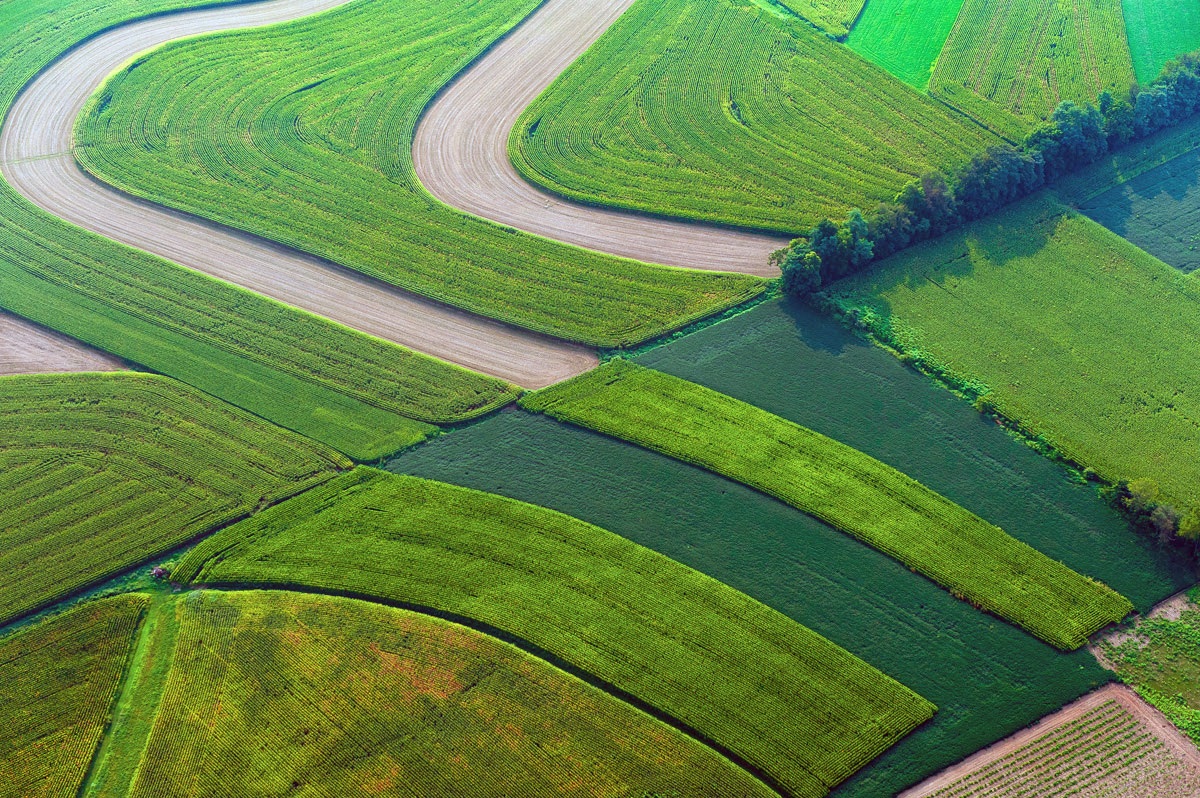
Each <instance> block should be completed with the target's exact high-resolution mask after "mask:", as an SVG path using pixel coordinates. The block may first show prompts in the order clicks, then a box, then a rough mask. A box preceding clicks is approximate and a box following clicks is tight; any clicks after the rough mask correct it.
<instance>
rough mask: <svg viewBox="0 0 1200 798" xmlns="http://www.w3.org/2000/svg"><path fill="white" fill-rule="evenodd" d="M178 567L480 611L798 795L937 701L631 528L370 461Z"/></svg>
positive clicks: (820, 790)
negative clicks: (639, 540)
mask: <svg viewBox="0 0 1200 798" xmlns="http://www.w3.org/2000/svg"><path fill="white" fill-rule="evenodd" d="M175 573H176V575H177V576H178V577H179V578H180V579H185V580H191V581H193V582H200V583H206V582H207V583H238V584H246V583H256V584H280V585H306V586H311V587H314V588H320V589H326V590H337V591H346V592H350V593H353V594H356V595H362V596H374V597H378V598H381V599H385V600H392V601H400V602H409V603H413V604H417V605H421V606H425V607H431V608H434V609H436V610H440V611H443V612H449V613H454V614H456V615H459V616H464V617H467V618H472V619H475V620H477V621H481V622H483V623H486V624H489V625H491V626H492V627H495V628H498V629H500V630H502V631H504V632H506V633H509V634H512V635H515V636H517V637H519V638H522V639H524V640H526V641H528V642H529V643H531V644H532V645H534V646H537V647H539V648H541V649H542V650H545V651H548V652H550V653H551V654H553V655H554V656H556V657H559V658H561V659H562V660H564V661H566V662H567V663H570V664H571V665H573V666H575V667H578V668H580V669H581V670H583V671H585V672H587V673H589V674H592V675H593V676H596V677H598V678H600V679H601V680H603V681H604V682H606V683H608V684H611V685H615V686H616V687H617V688H619V689H621V690H623V691H625V692H626V693H628V694H630V695H632V696H634V697H635V698H637V699H639V700H641V701H643V702H645V703H646V704H648V705H650V706H653V707H655V708H656V709H658V710H660V711H662V712H664V713H666V714H668V715H670V716H672V717H674V718H676V719H678V720H680V721H682V722H683V723H685V724H687V725H688V726H689V727H691V728H693V729H695V730H696V731H697V732H698V733H699V734H700V735H702V736H703V737H704V738H706V739H708V740H712V741H714V742H716V743H717V744H719V745H721V746H723V747H724V748H725V749H727V750H729V751H732V752H733V753H734V754H736V755H737V756H739V757H741V758H742V759H743V760H744V761H745V762H748V763H750V764H751V765H752V766H753V767H755V768H757V769H758V770H760V771H761V772H762V773H764V774H766V776H767V777H768V778H770V779H771V780H773V781H774V782H776V783H777V784H779V785H782V786H783V787H784V788H785V789H787V790H788V791H789V792H791V793H792V794H794V795H804V796H808V795H813V796H816V795H823V794H825V792H826V791H827V790H828V789H829V788H830V787H831V786H833V785H834V784H837V783H838V782H840V781H841V780H843V779H845V778H846V777H847V776H849V775H850V774H851V773H853V772H854V771H855V770H857V769H858V768H860V767H862V765H864V764H865V763H866V762H868V761H870V760H871V759H872V758H874V757H875V756H877V755H878V754H880V753H881V752H882V751H884V750H886V749H887V748H888V747H889V746H891V745H892V744H893V743H895V742H896V741H897V740H898V739H900V738H901V737H902V736H904V735H905V734H906V733H908V732H909V731H911V730H912V729H914V728H915V727H916V726H918V725H919V724H920V723H922V722H923V721H925V720H926V719H928V718H929V716H930V715H931V714H932V713H933V706H932V705H931V704H929V703H928V702H927V701H925V700H924V699H922V698H921V697H920V696H918V695H916V694H915V693H912V692H911V691H909V690H908V689H906V688H905V687H903V686H902V685H900V684H898V683H896V682H894V681H892V680H891V679H890V678H888V677H887V676H885V675H884V674H882V673H880V672H879V671H877V670H875V669H874V668H872V667H871V666H869V665H867V664H866V663H865V662H862V661H861V660H858V659H856V658H855V657H853V656H851V655H849V654H847V653H846V652H845V651H843V650H841V649H839V648H838V647H836V646H834V645H832V644H830V643H829V642H828V641H827V640H825V639H824V638H822V637H820V636H818V635H816V634H814V633H812V632H811V631H809V630H808V629H806V628H804V627H803V626H800V625H798V624H795V623H792V622H791V621H788V620H787V619H785V618H784V617H783V616H781V615H780V614H778V613H777V612H775V611H773V610H770V609H768V608H767V607H765V606H763V605H761V604H759V603H758V602H756V601H754V600H752V599H750V598H748V597H746V596H744V595H742V594H741V593H738V592H737V591H735V590H732V589H730V588H728V587H726V586H724V585H722V584H720V583H719V582H717V581H715V580H713V579H710V578H709V577H706V576H704V575H702V574H699V573H697V572H695V571H692V570H691V569H689V568H686V567H685V566H682V565H679V564H677V563H675V562H673V561H671V560H669V559H667V558H665V557H663V556H661V555H659V554H656V553H654V552H652V551H650V550H648V549H643V548H641V547H640V546H636V545H634V544H632V543H630V542H628V541H627V540H624V539H623V538H620V537H618V536H616V535H613V534H611V533H608V532H605V531H604V530H602V529H599V528H597V527H594V526H592V525H590V524H586V523H584V522H582V521H578V520H576V519H573V518H571V517H569V516H565V515H561V514H559V513H556V512H553V511H550V510H546V509H543V508H541V507H535V506H533V505H529V504H524V503H522V502H517V501H513V500H511V499H505V498H503V497H500V496H495V495H491V494H486V493H480V492H478V491H473V490H469V489H466V488H459V487H455V486H452V485H446V484H443V483H438V482H430V481H426V480H421V479H416V478H411V477H397V476H394V475H390V474H385V473H382V472H378V471H374V470H371V469H368V468H359V469H356V470H355V471H354V472H352V473H350V474H348V475H346V476H344V477H341V478H339V479H336V480H333V481H331V482H329V483H326V484H325V485H323V486H320V487H318V488H316V489H314V490H311V491H309V492H307V493H305V494H303V495H301V496H298V497H296V498H295V499H293V500H291V501H289V502H286V503H284V504H281V505H278V506H276V507H274V508H271V509H270V510H267V511H265V512H262V513H259V514H258V515H256V516H254V517H253V518H250V519H248V520H247V521H244V522H241V523H239V524H236V525H234V526H231V527H229V528H227V529H226V530H224V531H222V532H221V533H219V534H217V535H215V536H213V537H211V538H208V539H207V540H205V541H203V542H202V543H201V544H200V545H199V546H197V547H196V548H195V549H193V550H192V552H191V553H189V555H188V556H187V558H185V560H184V561H183V562H182V563H181V564H180V566H179V568H178V569H177V570H176V572H175ZM751 696H752V697H753V700H748V697H751Z"/></svg>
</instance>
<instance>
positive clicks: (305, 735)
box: [129, 591, 774, 798]
mask: <svg viewBox="0 0 1200 798" xmlns="http://www.w3.org/2000/svg"><path fill="white" fill-rule="evenodd" d="M175 615H176V618H175V619H174V620H175V622H176V625H177V626H178V639H177V642H176V644H175V648H174V655H173V660H172V664H171V670H170V676H169V678H168V680H167V682H166V686H165V690H164V692H163V696H162V703H161V705H160V708H159V710H158V715H157V718H156V720H155V723H154V728H153V732H152V733H151V735H150V738H149V742H148V744H147V746H146V749H145V752H144V754H143V757H142V765H141V768H140V769H139V771H138V774H137V780H136V782H135V783H134V785H133V789H132V791H131V792H130V793H129V795H130V796H133V798H142V797H143V796H145V798H167V797H168V796H194V795H204V796H229V798H242V797H243V796H247V795H261V796H266V795H287V794H289V793H291V792H293V791H298V792H299V793H300V794H308V795H330V796H349V795H370V794H379V795H411V796H487V795H492V796H510V795H511V796H518V795H530V796H532V795H546V796H550V795H556V796H588V797H589V798H590V796H606V797H608V796H610V797H611V798H617V797H618V796H622V797H623V796H642V795H672V796H679V797H680V798H684V796H692V797H693V798H703V796H711V795H721V796H729V797H730V798H750V797H751V796H753V797H755V798H766V796H769V795H774V793H773V792H771V791H770V790H768V789H767V788H766V787H765V786H764V785H763V784H761V783H760V782H758V781H756V780H755V779H754V778H753V777H751V776H750V775H749V774H748V773H746V771H744V770H742V769H740V768H738V767H736V766H734V765H733V764H732V763H730V762H729V761H728V760H726V759H725V758H724V757H722V756H720V755H719V754H717V753H716V752H714V751H713V750H712V749H710V748H708V747H706V746H704V745H702V744H700V743H698V742H696V741H695V740H693V739H692V738H690V737H687V736H685V735H683V734H681V733H680V732H678V731H676V730H675V729H672V728H671V727H669V726H667V725H665V724H663V723H662V722H660V721H657V720H655V719H653V718H651V717H650V716H649V715H646V714H644V713H642V712H641V711H639V710H637V709H634V708H633V707H632V706H630V705H629V704H626V703H625V702H623V701H621V700H619V699H616V698H614V697H612V696H610V695H608V694H607V693H604V692H601V691H600V690H598V689H596V688H595V687H592V686H590V685H587V684H586V683H584V682H582V681H581V680H579V679H577V678H575V677H573V676H570V675H568V674H566V673H564V672H562V671H560V670H558V669H557V668H554V667H553V666H551V665H549V664H547V663H546V662H544V661H542V660H539V659H537V658H535V657H532V656H530V655H529V654H526V653H525V652H523V651H520V650H519V649H516V648H514V647H513V646H510V645H507V644H505V643H501V642H499V641H497V640H495V639H494V638H491V637H488V636H486V635H483V634H480V633H479V632H476V631H473V630H471V629H467V628H465V627H462V626H458V625H457V624H452V623H448V622H446V621H442V620H438V619H436V618H432V617H430V616H427V615H421V614H418V613H414V612H408V611H405V610H399V609H392V608H389V607H381V606H379V605H374V604H369V603H367V602H363V601H356V600H353V599H345V598H335V597H331V596H319V595H304V594H299V593H283V592H274V591H269V592H264V591H248V592H235V593H224V592H220V591H204V592H192V593H189V594H187V595H186V596H184V597H183V598H182V599H181V600H180V601H178V602H177V604H176V605H175Z"/></svg>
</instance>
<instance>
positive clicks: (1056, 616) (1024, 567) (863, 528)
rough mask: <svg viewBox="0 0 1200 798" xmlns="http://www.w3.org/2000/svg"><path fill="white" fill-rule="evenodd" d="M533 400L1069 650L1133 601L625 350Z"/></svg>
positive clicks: (852, 453) (931, 496)
mask: <svg viewBox="0 0 1200 798" xmlns="http://www.w3.org/2000/svg"><path fill="white" fill-rule="evenodd" d="M521 405H522V407H524V408H526V409H528V410H533V411H536V412H542V413H545V414H547V415H549V416H553V417H554V418H557V419H560V420H563V421H569V422H571V423H573V424H579V425H581V426H585V427H589V428H591V429H595V430H597V431H599V432H603V433H606V434H609V435H614V436H616V437H618V438H623V439H625V440H628V441H631V442H633V443H636V444H639V445H642V446H647V447H649V448H651V449H654V450H655V451H658V452H662V453H663V454H666V455H669V456H672V457H677V458H679V459H680V460H683V461H685V462H689V463H695V464H696V465H699V466H702V467H704V468H708V469H711V470H713V471H715V472H717V473H719V474H722V475H724V476H727V477H729V478H731V479H736V480H737V481H739V482H743V483H745V484H747V485H749V486H751V487H753V488H757V489H758V490H761V491H763V492H764V493H766V494H768V495H771V496H774V497H776V498H778V499H781V500H782V501H786V502H787V503H789V504H791V505H793V506H794V507H796V508H797V509H800V510H803V511H804V512H807V513H809V514H811V515H814V516H816V517H817V518H820V519H821V520H823V521H825V522H826V523H828V524H831V525H832V526H835V527H837V528H839V529H842V530H844V531H845V532H848V533H849V534H851V535H854V536H855V537H857V538H860V539H861V540H863V541H864V542H866V543H868V544H870V545H872V546H874V547H876V548H878V549H879V550H880V551H883V552H885V553H887V554H890V555H892V556H893V557H895V558H897V559H898V560H900V561H901V562H903V563H904V564H905V565H908V566H909V567H911V568H913V569H914V570H916V571H919V572H921V573H923V574H925V575H926V576H928V577H929V578H930V579H932V580H933V581H935V582H937V583H938V584H940V585H943V586H944V587H946V589H948V590H950V591H951V592H952V593H953V594H954V595H956V596H960V597H962V598H964V599H966V600H967V601H969V602H971V603H972V604H974V605H975V606H977V607H980V608H982V609H986V610H988V611H989V612H993V613H995V614H997V615H999V616H1001V617H1003V618H1007V619H1008V620H1010V621H1012V622H1013V623H1015V624H1017V625H1018V626H1020V627H1022V628H1023V629H1025V630H1027V631H1029V632H1030V633H1032V634H1034V635H1036V636H1038V637H1040V638H1042V639H1043V640H1045V641H1047V642H1049V643H1051V644H1053V645H1055V646H1058V647H1059V648H1061V649H1064V650H1071V649H1075V648H1078V647H1079V646H1081V645H1083V644H1084V643H1085V642H1087V637H1088V635H1090V634H1091V633H1092V632H1094V631H1096V630H1097V629H1099V628H1100V627H1102V626H1105V625H1107V624H1109V623H1113V622H1115V621H1119V620H1120V619H1121V618H1124V617H1125V615H1127V614H1128V613H1129V611H1130V610H1132V609H1133V606H1132V605H1131V604H1130V603H1129V601H1128V600H1127V599H1126V598H1125V597H1124V596H1121V595H1120V594H1118V593H1115V592H1114V591H1112V590H1111V589H1109V588H1108V587H1107V586H1105V585H1103V584H1100V583H1099V582H1096V581H1094V580H1091V579H1088V578H1087V577H1083V576H1080V575H1079V574H1078V573H1076V572H1074V571H1072V570H1071V569H1070V568H1067V567H1066V566H1064V565H1063V564H1062V563H1059V562H1056V561H1054V560H1052V559H1050V558H1049V557H1046V556H1045V555H1044V554H1042V553H1040V552H1039V551H1037V550H1036V549H1034V548H1032V547H1030V546H1027V545H1025V544H1024V543H1021V542H1020V541H1018V540H1017V539H1015V538H1013V537H1011V536H1010V535H1008V534H1006V533H1005V532H1004V531H1003V530H1002V529H1000V528H999V527H996V526H994V525H992V524H989V523H988V522H987V521H985V520H983V519H982V518H980V517H979V516H977V515H974V514H972V513H970V512H968V511H966V510H964V509H963V508H962V507H959V506H958V505H956V504H954V503H953V502H951V501H949V500H947V499H946V498H944V497H943V496H940V495H938V494H937V493H934V492H933V491H932V490H929V489H928V488H926V487H925V486H924V485H922V484H921V483H919V482H917V481H916V480H913V479H911V478H909V477H907V476H905V475H904V474H902V473H900V472H899V471H897V470H895V469H894V468H891V467H889V466H887V465H885V464H883V463H881V462H879V461H878V460H876V459H874V458H872V457H869V456H867V455H865V454H863V453H862V452H859V451H857V450H855V449H853V448H851V447H849V446H846V445H845V444H842V443H839V442H837V441H835V440H833V439H831V438H827V437H825V436H824V435H821V434H819V433H816V432H813V431H812V430H810V429H807V428H805V427H801V426H799V425H797V424H793V423H792V422H790V421H787V420H786V419H783V418H780V417H779V416H776V415H772V414H771V413H768V412H766V411H765V410H761V409H759V408H757V407H754V406H753V405H750V404H746V403H745V402H741V401H739V400H737V399H733V398H732V397H729V396H725V395H724V394H721V393H717V392H716V391H713V390H710V389H708V388H705V387H703V386H700V385H697V384H695V383H692V382H688V381H686V380H681V379H679V378H678V377H672V376H670V375H668V374H663V373H662V372H658V371H654V370H651V369H646V368H643V367H641V366H636V365H634V364H632V363H628V362H626V361H620V360H614V361H611V362H609V363H607V364H606V365H604V366H601V367H600V368H598V369H595V370H593V371H590V372H588V373H587V374H584V375H582V376H580V377H576V378H574V379H572V380H569V381H567V382H563V383H559V384H558V385H555V386H552V387H550V388H546V389H544V390H542V391H538V392H537V393H533V394H528V395H526V397H525V398H524V399H522V401H521Z"/></svg>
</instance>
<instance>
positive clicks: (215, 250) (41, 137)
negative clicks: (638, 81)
mask: <svg viewBox="0 0 1200 798" xmlns="http://www.w3.org/2000/svg"><path fill="white" fill-rule="evenodd" d="M343 2H345V0H271V2H263V3H256V4H253V5H248V6H233V7H224V8H215V9H209V10H204V11H190V12H181V13H177V14H172V15H169V16H162V17H156V18H153V19H148V20H143V21H140V22H134V23H130V24H128V25H125V26H122V27H119V28H116V29H114V30H111V31H109V32H107V33H105V34H102V35H100V36H98V37H96V38H95V39H92V40H90V41H88V42H86V43H84V44H83V45H81V46H79V47H78V48H76V49H74V50H72V51H71V52H70V53H68V54H67V55H66V56H65V57H64V58H62V59H60V60H59V61H58V62H56V63H55V64H54V65H52V66H51V67H50V68H48V69H47V70H46V71H44V72H43V73H42V74H41V75H39V76H38V77H37V78H36V79H35V80H34V81H33V82H32V83H30V84H29V86H27V87H26V90H25V92H24V93H23V94H22V95H21V97H20V98H19V99H18V101H17V103H16V104H15V105H14V106H13V109H12V112H11V113H10V114H9V117H8V119H7V121H6V123H5V125H4V129H3V131H0V173H2V174H3V176H4V178H5V179H6V180H8V182H9V183H10V184H12V185H13V186H14V187H15V188H16V189H17V190H18V191H19V192H21V193H22V194H23V195H25V196H26V197H27V198H28V199H30V200H31V201H32V202H34V203H36V204H37V205H39V206H41V207H42V208H44V209H45V210H47V211H49V212H50V213H53V214H55V215H56V216H60V217H62V218H64V219H67V220H68V221H71V222H74V223H75V224H77V225H79V226H81V227H85V228H87V229H89V230H92V231H94V232H97V233H99V234H101V235H104V236H107V237H109V238H112V239H115V240H117V241H121V242H123V243H125V244H129V245H131V246H134V247H137V248H139V249H142V250H146V251H148V252H152V253H154V254H156V255H160V256H162V257H165V258H167V259H169V260H172V261H175V262H176V263H180V264H182V265H184V266H188V267H190V268H193V269H196V270H198V271H201V272H205V273H207V274H210V275H212V276H214V277H218V278H221V279H223V280H227V281H229V282H231V283H236V284H237V285H241V286H243V287H245V288H249V289H251V290H252V291H257V292H259V293H261V294H265V295H267V296H270V297H273V298H275V299H278V300H280V301H282V302H285V303H287V304H289V305H292V306H295V307H298V308H303V309H305V310H308V311H311V312H313V313H316V314H318V315H321V316H324V317H326V318H329V319H333V320H334V321H337V322H341V323H342V324H345V325H348V326H350V327H354V328H356V329H358V330H362V331H363V332H366V333H369V334H372V335H375V336H378V337H380V338H384V339H387V340H389V341H393V342H395V343H398V344H401V345H403V346H407V347H410V348H412V349H415V350H417V351H420V352H425V353H427V354H430V355H433V356H435V357H438V358H442V359H443V360H447V361H450V362H452V363H457V364H459V365H461V366H465V367H467V368H469V369H473V370H475V371H480V372H483V373H485V374H491V375H494V376H497V377H501V378H504V379H506V380H510V381H512V382H514V383H516V384H517V385H520V386H522V387H526V388H538V387H542V386H544V385H548V384H550V383H553V382H557V381H559V380H562V379H565V378H567V377H570V376H572V375H574V374H578V373H581V372H583V371H587V370H588V369H590V368H592V367H593V366H595V364H596V362H597V358H596V354H595V353H594V352H592V351H591V350H589V349H587V348H585V347H582V346H577V345H574V344H568V343H565V342H562V341H558V340H555V339H552V338H549V337H545V336H541V335H538V334H536V333H531V332H527V331H523V330H519V329H517V328H514V327H509V326H507V325H504V324H501V323H498V322H494V321H491V320H488V319H484V318H481V317H478V316H475V315H473V314H470V313H466V312H464V311H459V310H455V309H453V308H448V307H446V306H443V305H440V304H437V303H434V302H431V301H427V300H425V299H422V298H420V297H417V296H414V295H412V294H409V293H407V292H404V291H401V290H399V289H396V288H393V287H391V286H388V285H386V284H384V283H381V282H378V281H375V280H372V279H370V278H368V277H365V276H363V275H359V274H357V273H356V272H353V271H350V270H348V269H344V268H342V267H339V266H337V265H335V264H331V263H328V262H326V261H323V260H320V259H318V258H314V257H310V256H308V255H305V254H303V253H299V252H296V251H294V250H291V249H288V248H286V247H282V246H279V245H276V244H273V243H271V242H268V241H265V240H263V239H259V238H257V237H254V236H250V235H247V234H244V233H241V232H238V231H233V230H230V229H228V228H225V227H222V226H220V225H216V224H213V223H209V222H206V221H204V220H200V219H196V218H194V217H191V216H187V215H184V214H181V213H177V212H174V211H171V210H169V209H167V208H163V207H160V206H158V205H155V204H152V203H148V202H143V201H140V200H136V199H132V198H130V197H128V196H125V195H123V194H121V193H119V192H117V191H116V190H114V189H112V188H110V187H108V186H105V185H102V184H101V183H99V182H97V181H95V180H93V179H91V178H90V177H88V176H87V175H86V174H85V173H84V172H82V170H80V169H79V167H78V166H77V165H76V163H75V161H74V159H73V158H72V157H71V154H70V149H71V142H72V128H73V125H74V120H75V118H76V116H77V115H78V114H79V112H80V110H81V109H82V107H83V105H84V103H85V101H86V100H87V98H88V97H89V96H90V95H91V94H92V93H93V92H94V91H95V89H96V88H97V87H98V86H99V85H100V84H101V83H102V82H103V80H104V78H105V77H106V76H107V75H108V74H110V73H111V72H113V71H114V70H116V69H117V68H118V67H120V66H121V65H122V64H123V63H124V62H125V61H127V60H129V59H130V58H131V57H133V56H134V55H136V54H138V53H141V52H143V51H145V50H147V49H150V48H152V47H155V46H157V45H159V44H162V43H163V42H166V41H169V40H171V39H177V38H179V37H182V36H190V35H195V34H200V33H209V32H214V31H218V30H227V29H232V28H244V27H253V26H257V25H266V24H271V23H276V22H283V21H287V20H291V19H295V18H299V17H303V16H306V15H309V14H313V13H316V12H319V11H323V10H326V9H329V8H333V7H336V6H338V5H341V4H342V3H343ZM584 2H585V3H586V0H584Z"/></svg>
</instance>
